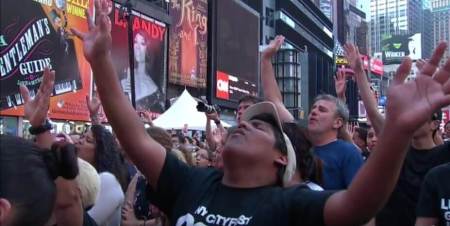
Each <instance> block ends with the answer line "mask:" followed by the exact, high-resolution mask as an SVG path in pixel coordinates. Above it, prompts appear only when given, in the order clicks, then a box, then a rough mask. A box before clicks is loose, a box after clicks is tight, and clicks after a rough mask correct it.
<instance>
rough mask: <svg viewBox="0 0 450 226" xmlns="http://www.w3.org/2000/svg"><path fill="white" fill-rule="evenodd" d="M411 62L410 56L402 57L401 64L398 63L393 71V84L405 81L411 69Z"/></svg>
mask: <svg viewBox="0 0 450 226" xmlns="http://www.w3.org/2000/svg"><path fill="white" fill-rule="evenodd" d="M411 64H412V62H411V58H409V57H405V59H403V61H402V64H400V66H399V67H398V69H397V72H396V73H395V76H394V79H393V85H398V84H402V83H403V82H404V81H405V79H406V77H408V75H409V73H410V71H411Z"/></svg>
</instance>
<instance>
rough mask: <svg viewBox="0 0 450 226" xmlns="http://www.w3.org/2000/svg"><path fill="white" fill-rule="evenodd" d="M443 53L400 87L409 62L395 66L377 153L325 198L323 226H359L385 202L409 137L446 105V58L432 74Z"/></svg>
mask: <svg viewBox="0 0 450 226" xmlns="http://www.w3.org/2000/svg"><path fill="white" fill-rule="evenodd" d="M445 49H446V45H445V43H441V44H440V45H439V46H438V48H437V49H436V51H435V53H434V54H433V57H432V59H431V60H430V61H429V62H428V63H427V64H426V65H425V66H424V69H423V70H422V71H421V74H420V75H418V76H417V78H416V80H415V81H410V82H408V83H403V82H404V80H405V78H406V77H407V76H408V74H409V72H410V69H411V60H410V59H405V60H404V61H403V63H402V64H401V65H400V67H399V69H398V71H397V74H396V76H395V78H394V80H393V82H392V85H391V87H390V88H389V92H388V98H389V99H388V100H389V101H388V105H387V113H386V123H385V126H384V128H383V130H382V132H381V134H380V136H379V139H378V143H377V146H376V150H375V151H374V152H373V154H372V155H371V156H370V158H369V159H368V161H367V162H366V164H365V165H364V166H363V167H362V168H361V170H360V171H359V172H358V174H357V175H356V177H355V179H354V180H353V182H352V183H351V185H350V187H349V188H348V190H345V191H341V192H338V193H336V194H334V195H332V196H331V197H330V198H329V199H328V200H327V202H326V204H325V210H324V218H325V222H326V224H327V225H358V224H362V223H364V222H365V221H368V220H369V219H370V218H371V217H373V216H374V215H375V214H376V213H377V211H378V210H380V209H381V208H382V207H383V205H384V204H385V203H386V201H387V199H388V198H389V195H390V193H391V192H392V190H393V189H394V186H395V184H396V181H397V179H398V176H399V173H400V170H401V166H402V163H403V160H404V158H405V156H406V152H407V146H408V143H409V141H410V139H411V137H412V134H413V133H414V131H415V130H417V129H418V128H419V127H420V126H421V125H422V124H423V123H425V122H426V121H427V120H428V119H429V118H430V115H431V114H432V113H433V112H434V111H436V110H437V109H439V108H441V107H443V106H446V105H448V104H450V79H449V78H450V59H449V60H447V62H446V64H445V66H444V67H443V68H441V69H440V70H438V71H437V72H436V73H434V72H435V71H436V69H437V67H438V64H439V61H440V59H441V58H442V55H443V54H444V52H445ZM433 74H434V76H433ZM432 76H433V77H432ZM380 165H382V166H383V167H382V168H380ZM367 194H371V195H367ZM343 206H345V207H346V208H342V207H343Z"/></svg>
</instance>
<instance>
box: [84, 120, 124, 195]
mask: <svg viewBox="0 0 450 226" xmlns="http://www.w3.org/2000/svg"><path fill="white" fill-rule="evenodd" d="M91 131H92V135H93V136H94V138H95V144H96V145H95V165H94V167H95V169H96V170H97V171H98V173H102V172H109V173H111V174H113V175H114V176H115V177H116V179H117V181H119V184H120V186H121V187H122V190H123V192H125V191H126V190H127V186H128V184H127V178H128V175H127V174H128V170H127V165H126V163H125V160H124V158H123V157H122V155H121V154H120V151H119V145H118V144H117V142H116V139H115V137H114V136H113V135H112V133H110V132H109V131H108V130H106V129H105V127H103V126H101V125H93V126H92V127H91Z"/></svg>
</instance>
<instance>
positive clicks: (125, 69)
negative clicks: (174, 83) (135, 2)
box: [110, 4, 167, 115]
mask: <svg viewBox="0 0 450 226" xmlns="http://www.w3.org/2000/svg"><path fill="white" fill-rule="evenodd" d="M110 17H111V21H112V28H111V35H112V39H113V40H112V41H113V43H112V45H113V46H114V48H113V49H112V52H111V54H112V58H113V62H114V65H115V67H116V71H117V72H118V74H119V79H120V83H121V85H122V89H123V90H124V92H125V94H126V95H128V96H129V98H130V100H131V91H132V87H131V78H130V65H129V59H130V58H129V57H130V56H129V43H128V30H127V19H126V18H125V17H124V16H123V12H122V10H121V9H120V5H119V4H116V5H115V7H114V13H111V14H110ZM131 21H132V26H133V38H134V39H133V46H134V77H135V78H134V79H135V83H134V88H135V101H136V111H138V112H151V113H156V115H157V114H158V113H162V112H163V111H164V110H165V109H164V106H165V99H166V76H165V75H166V71H165V68H166V67H165V65H166V63H165V62H166V60H165V59H166V55H165V47H166V34H167V32H166V30H167V29H166V25H165V24H164V23H162V22H159V21H157V20H155V19H153V18H150V17H147V16H145V15H143V14H141V13H139V12H136V11H133V13H132V17H131Z"/></svg>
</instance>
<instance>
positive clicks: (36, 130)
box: [28, 119, 53, 135]
mask: <svg viewBox="0 0 450 226" xmlns="http://www.w3.org/2000/svg"><path fill="white" fill-rule="evenodd" d="M52 129H53V126H52V124H50V122H49V121H48V119H46V120H45V122H44V124H42V125H40V126H38V127H33V126H31V127H30V128H28V132H30V134H31V135H39V134H41V133H45V132H47V131H49V130H52Z"/></svg>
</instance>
